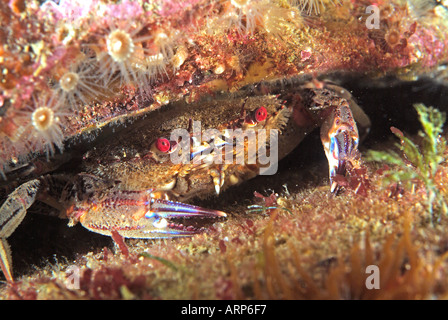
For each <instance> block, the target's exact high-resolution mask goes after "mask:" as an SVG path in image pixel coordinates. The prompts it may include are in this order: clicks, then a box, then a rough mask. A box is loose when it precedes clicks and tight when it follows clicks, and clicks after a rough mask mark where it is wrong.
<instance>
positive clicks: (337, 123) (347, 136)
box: [296, 81, 370, 193]
mask: <svg viewBox="0 0 448 320" xmlns="http://www.w3.org/2000/svg"><path fill="white" fill-rule="evenodd" d="M300 106H301V107H302V108H305V109H306V110H307V112H308V113H307V114H308V115H309V116H310V117H311V119H312V121H313V122H314V123H315V124H316V125H317V126H320V128H321V129H320V137H321V141H322V144H323V147H324V150H325V154H326V156H327V160H328V166H329V178H330V191H331V192H332V193H337V192H338V190H339V189H340V186H339V185H338V182H337V179H336V176H337V175H341V176H345V175H346V174H347V171H348V169H349V168H350V167H354V166H356V165H357V161H358V159H359V152H358V144H359V140H360V138H359V133H358V128H357V126H356V122H355V117H354V115H355V116H356V119H357V121H358V122H359V123H360V125H361V129H362V131H361V132H362V133H363V136H365V135H366V134H367V133H368V131H369V129H370V120H369V118H368V117H367V116H366V115H365V114H364V112H363V111H362V109H361V108H360V107H359V106H358V105H357V104H356V102H355V101H354V99H353V98H352V96H351V95H350V93H349V92H348V91H347V90H345V89H343V88H341V87H338V86H336V85H333V84H330V83H326V82H319V81H314V82H310V83H308V84H306V85H305V86H304V87H303V89H302V93H301V103H300V104H299V108H300ZM299 110H300V109H299ZM299 120H300V119H299ZM296 122H297V119H296Z"/></svg>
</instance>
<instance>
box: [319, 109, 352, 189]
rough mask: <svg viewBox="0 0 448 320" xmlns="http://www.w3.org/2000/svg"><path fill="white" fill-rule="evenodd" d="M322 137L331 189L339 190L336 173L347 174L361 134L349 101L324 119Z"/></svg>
mask: <svg viewBox="0 0 448 320" xmlns="http://www.w3.org/2000/svg"><path fill="white" fill-rule="evenodd" d="M321 139H322V144H323V145H324V149H325V154H326V155H327V159H328V165H329V171H330V191H331V192H332V193H334V192H337V191H338V190H339V185H338V182H337V181H335V177H336V175H342V176H345V175H346V172H347V165H348V164H349V163H350V164H351V163H353V162H354V160H355V159H356V157H357V153H358V143H359V135H358V129H357V127H356V123H355V121H354V119H353V115H352V112H351V110H350V107H349V105H348V103H345V101H344V103H342V104H341V105H339V106H336V107H335V108H334V109H333V110H332V111H331V113H330V115H329V117H328V118H327V119H326V120H325V121H324V123H323V125H322V128H321Z"/></svg>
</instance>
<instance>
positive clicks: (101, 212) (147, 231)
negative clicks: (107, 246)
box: [67, 189, 226, 239]
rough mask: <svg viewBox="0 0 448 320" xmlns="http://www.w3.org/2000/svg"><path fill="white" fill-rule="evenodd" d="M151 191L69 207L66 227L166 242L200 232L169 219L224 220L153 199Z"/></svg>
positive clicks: (201, 210)
mask: <svg viewBox="0 0 448 320" xmlns="http://www.w3.org/2000/svg"><path fill="white" fill-rule="evenodd" d="M155 195H157V194H155V193H153V191H152V190H151V189H150V190H146V191H123V190H118V191H113V192H110V193H109V194H108V195H107V196H106V197H104V198H102V199H101V200H100V201H93V200H90V201H88V202H85V203H81V204H79V205H77V206H72V207H71V208H70V209H69V210H68V212H67V215H68V217H69V218H70V219H71V222H70V224H69V225H73V224H74V223H76V222H78V221H79V222H80V223H81V224H82V225H83V226H84V227H85V228H87V229H88V230H90V231H93V232H96V233H100V234H104V235H111V231H116V232H118V233H119V234H120V235H121V236H123V237H125V238H141V239H153V238H168V237H181V236H191V235H194V234H196V233H199V232H201V231H202V230H201V229H199V228H197V227H193V226H184V225H183V224H180V223H177V222H175V221H173V219H185V218H187V219H188V218H216V217H225V216H226V214H225V213H224V212H222V211H217V210H211V209H204V208H201V207H198V206H193V205H190V204H184V203H180V202H175V201H170V200H166V199H160V198H155V197H154V196H155Z"/></svg>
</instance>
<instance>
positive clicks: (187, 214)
mask: <svg viewBox="0 0 448 320" xmlns="http://www.w3.org/2000/svg"><path fill="white" fill-rule="evenodd" d="M226 216H227V214H226V213H225V212H222V211H218V210H213V209H205V208H202V207H199V206H194V205H191V204H186V203H181V202H176V201H170V200H164V199H151V210H150V211H148V212H147V213H146V214H145V218H146V219H151V220H153V227H154V228H155V229H157V232H159V233H166V234H173V235H193V234H196V233H200V232H202V231H203V230H204V228H203V227H201V226H200V224H199V223H198V221H197V219H192V221H189V220H190V218H201V219H202V218H217V217H226ZM173 219H176V220H178V219H182V223H177V222H174V221H173ZM193 220H194V221H193ZM193 223H195V225H193Z"/></svg>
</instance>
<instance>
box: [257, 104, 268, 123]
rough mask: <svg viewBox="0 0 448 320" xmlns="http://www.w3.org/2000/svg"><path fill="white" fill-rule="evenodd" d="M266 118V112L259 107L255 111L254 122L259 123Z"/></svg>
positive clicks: (263, 108)
mask: <svg viewBox="0 0 448 320" xmlns="http://www.w3.org/2000/svg"><path fill="white" fill-rule="evenodd" d="M267 116H268V111H267V110H266V108H265V107H260V108H258V109H257V110H255V120H257V122H261V121H264V120H266V117H267Z"/></svg>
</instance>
